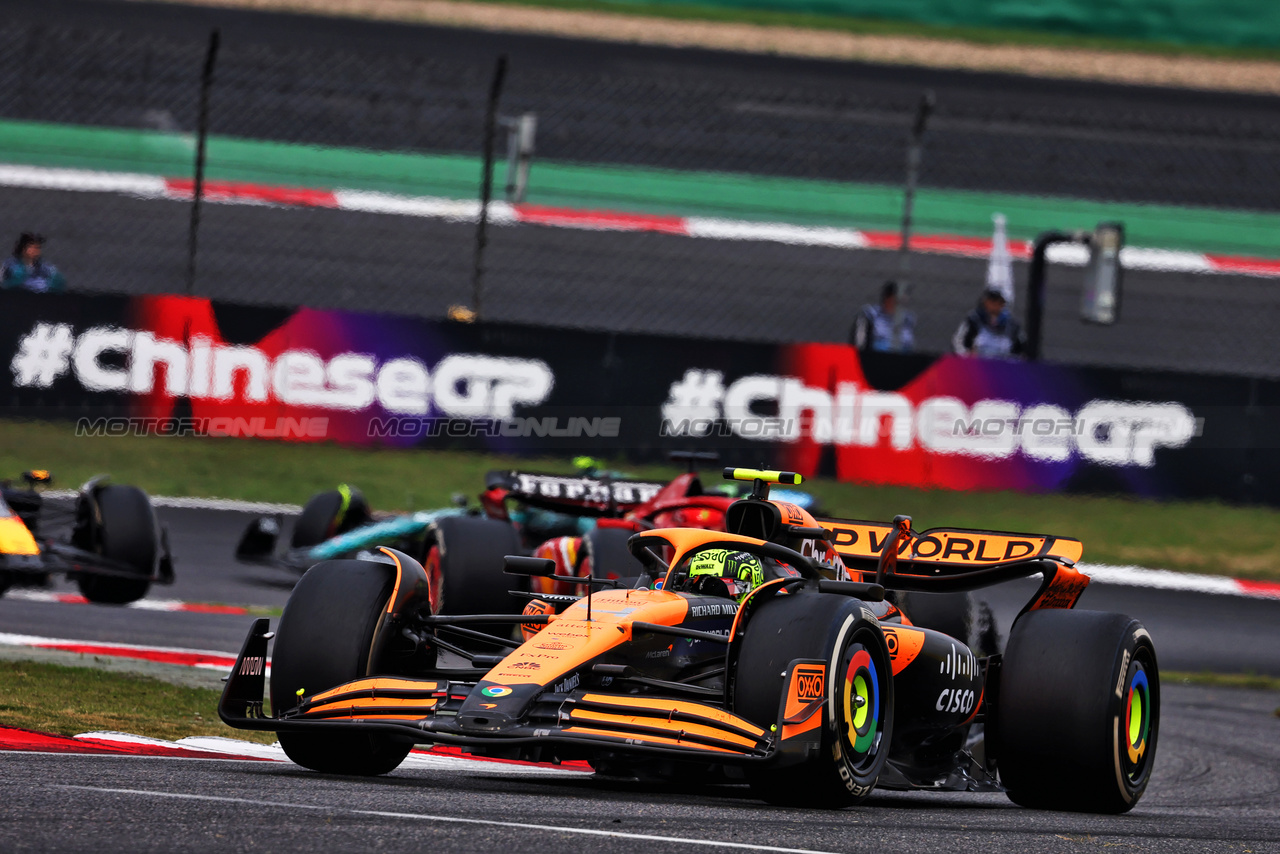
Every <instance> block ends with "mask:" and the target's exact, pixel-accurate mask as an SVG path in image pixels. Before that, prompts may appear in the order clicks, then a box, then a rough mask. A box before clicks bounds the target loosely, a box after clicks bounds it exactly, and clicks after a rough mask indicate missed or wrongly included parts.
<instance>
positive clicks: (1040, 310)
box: [1027, 231, 1081, 362]
mask: <svg viewBox="0 0 1280 854" xmlns="http://www.w3.org/2000/svg"><path fill="white" fill-rule="evenodd" d="M1080 237H1081V232H1075V233H1072V232H1066V231H1045V232H1042V233H1041V234H1039V235H1038V236H1037V237H1036V239H1035V243H1033V244H1032V249H1031V270H1030V271H1029V272H1028V273H1027V361H1029V362H1035V361H1038V360H1039V358H1040V351H1041V345H1042V344H1043V342H1044V286H1045V284H1044V283H1045V274H1046V271H1047V261H1048V258H1047V257H1046V256H1047V254H1048V252H1049V247H1050V246H1052V245H1054V244H1055V243H1071V242H1073V241H1076V240H1078V239H1080Z"/></svg>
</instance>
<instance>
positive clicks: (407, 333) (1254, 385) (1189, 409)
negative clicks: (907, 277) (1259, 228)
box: [0, 292, 1280, 504]
mask: <svg viewBox="0 0 1280 854" xmlns="http://www.w3.org/2000/svg"><path fill="white" fill-rule="evenodd" d="M0 303H3V311H0V358H3V359H4V360H5V364H6V365H7V366H8V370H7V371H5V372H4V374H3V376H4V380H3V382H4V383H6V384H7V385H8V388H3V389H0V391H3V394H4V397H3V400H4V401H5V404H4V410H3V414H4V416H5V417H26V418H52V419H60V420H74V421H75V422H76V424H77V430H78V431H80V432H82V433H85V434H86V435H126V434H137V433H144V432H145V433H161V434H164V435H186V434H199V435H209V436H223V437H243V438H258V439H273V440H283V441H301V442H322V441H328V442H339V443H343V444H350V445H371V446H379V445H381V446H389V447H440V448H445V447H451V448H474V449H487V450H496V451H502V452H509V453H519V454H538V455H548V454H555V455H563V454H576V453H590V454H600V455H604V456H613V457H615V458H616V457H626V458H629V459H633V460H641V459H658V458H661V457H662V456H663V455H665V453H666V452H667V451H670V450H677V449H699V450H716V451H718V452H719V453H720V454H721V456H722V459H723V460H724V462H725V463H739V464H751V465H757V464H760V463H762V462H767V463H769V464H774V465H780V466H784V467H787V468H790V469H794V470H796V471H799V472H801V473H803V474H814V473H826V474H831V475H834V476H836V477H838V478H840V479H841V480H846V481H854V482H864V483H875V484H897V485H903V486H914V487H933V488H943V489H1009V490H1021V491H1033V492H1043V491H1087V492H1107V493H1122V494H1139V495H1150V496H1168V497H1203V496H1214V497H1218V498H1222V499H1225V500H1231V501H1262V502H1268V503H1273V504H1280V441H1277V437H1280V383H1277V382H1274V381H1265V380H1258V379H1248V378H1239V377H1214V376H1200V375H1181V374H1170V373H1158V372H1138V371H1122V370H1101V369H1085V368H1077V367H1071V366H1064V365H1052V364H1042V363H1034V364H1032V363H1024V362H1013V361H986V360H978V359H966V358H961V357H956V356H942V357H932V356H893V355H885V354H871V355H869V356H865V357H863V356H860V355H859V354H858V353H857V352H856V351H855V350H853V349H852V348H850V347H847V346H844V345H838V344H822V343H809V344H790V345H775V344H746V343H737V342H722V341H698V340H690V339H684V338H665V337H661V336H642V335H621V334H615V335H611V334H607V333H593V332H584V331H577V330H563V329H547V328H537V327H521V326H512V325H495V324H477V325H467V324H458V323H448V322H440V321H430V320H425V319H421V318H410V317H396V316H391V315H382V314H372V313H356V312H344V311H320V310H315V309H307V308H299V309H274V308H262V307H251V306H243V305H229V304H221V303H211V302H210V301H208V300H204V299H198V298H185V297H168V296H159V297H116V296H85V295H75V294H71V295H54V296H51V295H39V294H26V293H11V292H5V293H0Z"/></svg>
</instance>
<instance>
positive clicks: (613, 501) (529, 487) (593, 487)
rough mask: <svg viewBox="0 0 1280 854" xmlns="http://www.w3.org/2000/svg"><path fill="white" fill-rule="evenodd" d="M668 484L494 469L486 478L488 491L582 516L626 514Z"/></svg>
mask: <svg viewBox="0 0 1280 854" xmlns="http://www.w3.org/2000/svg"><path fill="white" fill-rule="evenodd" d="M665 486H666V483H659V482H656V481H648V480H631V479H629V478H611V477H600V476H597V475H572V474H571V475H563V474H540V473H538V472H525V471H494V472H490V473H489V474H488V476H487V477H486V478H485V487H486V490H485V491H486V493H493V492H495V491H500V492H501V493H502V498H503V499H506V498H510V499H513V500H515V501H519V502H522V503H524V504H528V505H529V506H531V507H539V508H542V509H544V510H556V511H560V512H562V513H569V514H572V515H580V516H623V515H625V514H626V513H628V512H630V511H632V510H634V509H636V508H637V507H640V506H641V505H642V504H646V503H648V502H649V501H651V500H652V499H653V497H654V496H655V495H657V494H658V493H659V492H661V491H662V488H663V487H665Z"/></svg>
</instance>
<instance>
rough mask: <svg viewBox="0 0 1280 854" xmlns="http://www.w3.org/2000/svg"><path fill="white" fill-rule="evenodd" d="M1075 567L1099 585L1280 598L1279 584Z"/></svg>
mask: <svg viewBox="0 0 1280 854" xmlns="http://www.w3.org/2000/svg"><path fill="white" fill-rule="evenodd" d="M1076 568H1077V569H1079V570H1080V571H1081V572H1083V573H1084V574H1085V575H1088V576H1089V577H1090V578H1092V579H1093V580H1094V581H1096V582H1098V583H1099V584H1115V585H1119V586H1122V587H1149V588H1153V589H1157V590H1180V591H1185V592H1188V593H1211V594H1218V595H1227V596H1247V597H1249V598H1254V599H1280V584H1277V583H1265V582H1264V583H1257V584H1252V585H1250V584H1248V583H1246V582H1241V581H1239V580H1238V579H1235V578H1227V577H1226V576H1221V575H1196V574H1195V573H1190V572H1173V571H1172V570H1168V569H1147V568H1146V567H1142V566H1106V565H1104V564H1080V565H1079V566H1077V567H1076Z"/></svg>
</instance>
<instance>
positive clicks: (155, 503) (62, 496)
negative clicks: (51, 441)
mask: <svg viewBox="0 0 1280 854" xmlns="http://www.w3.org/2000/svg"><path fill="white" fill-rule="evenodd" d="M78 494H79V493H78V492H77V491H76V490H74V489H49V490H46V491H45V492H44V493H43V495H44V497H45V498H48V499H51V500H55V501H59V500H60V501H72V500H74V499H75V497H76V496H77V495H78ZM148 497H149V498H150V499H151V506H152V507H176V508H178V509H181V510H229V511H232V512H235V513H284V514H286V515H296V514H298V513H301V512H302V505H301V504H276V503H274V502H271V501H240V500H238V499H235V498H196V497H193V496H187V495H151V496H148Z"/></svg>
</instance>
